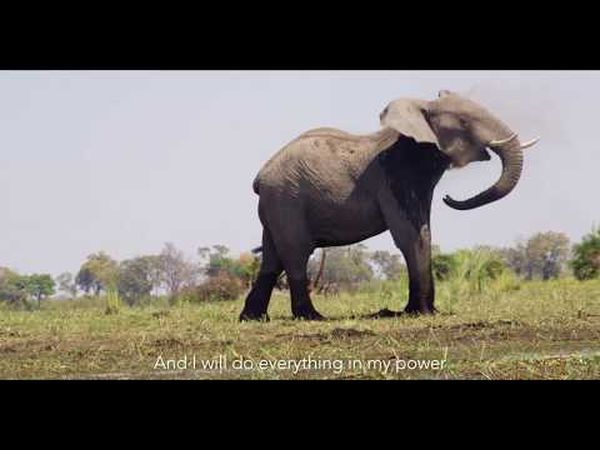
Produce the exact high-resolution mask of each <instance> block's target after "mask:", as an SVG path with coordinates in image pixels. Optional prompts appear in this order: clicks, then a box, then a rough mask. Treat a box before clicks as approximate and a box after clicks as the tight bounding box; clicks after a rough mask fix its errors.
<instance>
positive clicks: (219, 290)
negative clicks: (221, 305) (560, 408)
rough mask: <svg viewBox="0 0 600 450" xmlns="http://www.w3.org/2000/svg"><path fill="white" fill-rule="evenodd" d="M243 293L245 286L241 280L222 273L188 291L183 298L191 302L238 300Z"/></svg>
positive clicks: (183, 294)
mask: <svg viewBox="0 0 600 450" xmlns="http://www.w3.org/2000/svg"><path fill="white" fill-rule="evenodd" d="M243 292H244V286H243V283H242V281H241V280H240V279H239V278H235V277H233V276H231V275H228V274H226V273H221V274H219V275H217V276H214V277H210V278H208V279H207V280H206V281H205V282H204V283H202V284H199V285H198V286H194V287H192V288H188V289H186V290H185V291H184V292H183V293H182V296H181V297H182V299H183V300H184V301H190V302H202V301H210V300H217V301H220V300H236V299H237V298H239V297H240V295H242V293H243Z"/></svg>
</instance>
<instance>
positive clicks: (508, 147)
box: [443, 138, 523, 210]
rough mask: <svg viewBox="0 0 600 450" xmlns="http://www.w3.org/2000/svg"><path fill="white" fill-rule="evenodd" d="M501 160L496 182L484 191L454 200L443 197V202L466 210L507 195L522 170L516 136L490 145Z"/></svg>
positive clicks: (520, 151) (520, 154) (521, 155)
mask: <svg viewBox="0 0 600 450" xmlns="http://www.w3.org/2000/svg"><path fill="white" fill-rule="evenodd" d="M490 150H492V151H493V152H494V153H496V154H497V155H498V156H499V157H500V160H501V161H502V174H501V175H500V178H499V179H498V181H496V183H495V184H494V185H493V186H491V187H490V188H488V189H486V190H485V191H483V192H481V193H479V194H477V195H475V196H474V197H471V198H469V199H467V200H462V201H459V200H454V199H453V198H451V197H450V196H446V197H444V199H443V200H444V203H446V204H447V205H448V206H450V207H451V208H454V209H458V210H467V209H474V208H479V207H480V206H483V205H487V204H488V203H492V202H495V201H496V200H499V199H501V198H502V197H505V196H507V195H508V194H510V192H511V191H512V190H513V189H514V188H515V186H516V185H517V183H518V182H519V178H520V177H521V172H522V170H523V150H522V148H521V143H520V142H519V139H518V138H515V139H512V140H511V141H510V142H507V143H506V144H503V145H500V146H492V147H490Z"/></svg>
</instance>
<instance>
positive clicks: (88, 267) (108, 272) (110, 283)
mask: <svg viewBox="0 0 600 450" xmlns="http://www.w3.org/2000/svg"><path fill="white" fill-rule="evenodd" d="M118 277H119V265H118V263H117V262H116V261H115V260H114V259H112V258H111V257H110V256H108V255H107V254H106V253H104V252H102V251H101V252H98V253H93V254H91V255H89V256H88V257H87V260H86V261H85V262H84V263H83V265H82V266H81V268H80V269H79V272H78V273H77V277H76V278H75V281H76V283H77V285H78V286H79V287H80V288H81V289H82V290H83V291H84V292H85V293H86V294H88V293H89V292H90V291H93V292H94V295H96V296H97V295H100V292H101V291H108V289H110V288H115V287H116V286H117V284H118Z"/></svg>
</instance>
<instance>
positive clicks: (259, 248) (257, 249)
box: [252, 245, 262, 255]
mask: <svg viewBox="0 0 600 450" xmlns="http://www.w3.org/2000/svg"><path fill="white" fill-rule="evenodd" d="M252 253H254V254H255V255H256V254H258V253H262V245H261V246H260V247H256V248H253V249H252Z"/></svg>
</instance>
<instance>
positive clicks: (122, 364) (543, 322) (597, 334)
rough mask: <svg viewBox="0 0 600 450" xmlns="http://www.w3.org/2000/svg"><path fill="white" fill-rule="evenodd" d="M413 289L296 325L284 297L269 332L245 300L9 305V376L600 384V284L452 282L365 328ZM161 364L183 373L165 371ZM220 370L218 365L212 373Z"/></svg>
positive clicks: (354, 300) (0, 317)
mask: <svg viewBox="0 0 600 450" xmlns="http://www.w3.org/2000/svg"><path fill="white" fill-rule="evenodd" d="M405 291H406V283H400V284H393V283H380V284H378V285H377V284H374V285H372V286H370V288H369V289H363V290H362V291H360V292H357V293H355V294H342V295H340V296H338V297H329V298H325V297H316V298H315V305H316V307H317V308H318V309H319V310H320V311H321V312H322V313H323V314H324V315H326V316H327V317H329V318H330V320H328V321H325V322H318V323H317V322H302V321H293V320H291V319H290V312H289V309H290V307H289V298H288V297H287V295H286V294H284V293H281V292H276V293H275V295H274V298H273V300H272V302H271V309H270V315H271V322H269V323H241V324H240V323H238V322H237V316H238V314H239V312H240V310H241V307H242V302H243V299H238V300H237V301H231V302H211V303H204V304H179V305H174V306H169V305H168V303H167V302H165V301H163V300H161V301H156V302H153V303H152V304H150V305H147V306H144V307H137V308H130V307H127V306H120V307H119V308H118V311H117V312H115V311H111V312H112V314H107V302H106V299H81V300H70V301H46V302H45V303H44V304H42V308H41V309H40V310H36V311H16V310H11V309H8V308H7V307H3V308H2V309H0V378H2V379H40V378H43V379H79V378H94V379H97V378H111V379H112V378H126V379H129V378H136V379H146V378H160V379H179V378H191V379H205V378H227V379H232V378H234V379H237V378H244V379H248V378H250V379H288V378H317V379H324V378H326V379H330V378H335V379H356V378H359V379H398V378H400V379H419V378H427V379H598V378H600V280H596V281H588V282H578V281H575V280H557V281H549V282H516V281H515V280H514V279H502V278H501V279H500V280H497V281H495V282H493V283H491V284H488V285H485V286H484V287H483V289H482V292H478V291H477V290H473V289H469V287H468V286H466V285H465V284H464V283H460V282H458V281H456V280H455V281H449V282H445V283H438V285H437V307H438V309H439V311H440V313H439V314H437V315H435V316H432V317H418V318H412V317H398V318H392V319H378V320H374V319H365V318H360V316H363V315H366V314H369V313H373V312H375V311H378V310H380V309H382V308H386V307H387V308H390V309H394V310H398V309H400V308H401V307H403V306H404V303H405V298H406V292H405ZM160 358H162V360H161V359H160ZM184 358H185V360H184ZM194 358H195V363H196V366H195V367H193V363H194ZM219 358H221V359H220V361H221V362H222V367H221V369H219V368H218V367H217V366H216V363H217V362H218V361H219ZM157 361H158V362H161V361H162V362H164V363H165V365H167V364H168V365H169V368H168V369H164V368H161V367H157V368H155V366H156V365H157ZM168 361H171V362H168ZM176 361H179V367H180V368H174V367H173V364H174V363H175V362H176ZM210 361H213V363H212V364H215V365H214V366H213V367H212V369H211V368H208V367H204V368H203V364H208V362H210ZM225 361H226V366H225V364H224V363H225ZM432 361H437V364H438V367H436V366H435V364H436V363H432ZM184 362H187V365H186V366H185V367H184ZM442 362H443V367H440V366H441V364H442ZM417 364H421V368H418V367H417V368H414V367H412V366H413V365H417ZM425 364H429V367H428V368H425V367H424V366H423V365H425ZM431 364H434V365H433V366H431ZM261 365H262V366H261ZM251 366H252V368H251Z"/></svg>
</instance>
